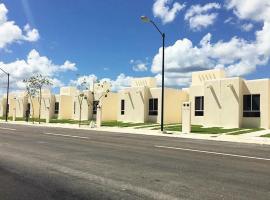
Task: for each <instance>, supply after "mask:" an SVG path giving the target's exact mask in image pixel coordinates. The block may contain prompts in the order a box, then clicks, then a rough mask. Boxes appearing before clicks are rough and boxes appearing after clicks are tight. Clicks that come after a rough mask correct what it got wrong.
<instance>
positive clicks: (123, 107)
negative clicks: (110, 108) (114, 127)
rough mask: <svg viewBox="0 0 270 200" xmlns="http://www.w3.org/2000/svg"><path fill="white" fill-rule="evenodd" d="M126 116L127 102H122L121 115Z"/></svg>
mask: <svg viewBox="0 0 270 200" xmlns="http://www.w3.org/2000/svg"><path fill="white" fill-rule="evenodd" d="M124 114H125V100H124V99H122V100H121V115H124Z"/></svg>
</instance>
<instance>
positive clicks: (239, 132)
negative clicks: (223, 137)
mask: <svg viewBox="0 0 270 200" xmlns="http://www.w3.org/2000/svg"><path fill="white" fill-rule="evenodd" d="M261 130H264V129H263V128H251V129H248V130H246V129H244V130H243V129H242V130H241V129H240V130H239V131H237V132H234V133H229V134H228V135H241V134H245V133H252V132H255V131H261Z"/></svg>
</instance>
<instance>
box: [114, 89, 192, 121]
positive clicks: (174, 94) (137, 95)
mask: <svg viewBox="0 0 270 200" xmlns="http://www.w3.org/2000/svg"><path fill="white" fill-rule="evenodd" d="M164 96H165V99H164V123H180V122H181V109H182V107H181V105H182V102H184V101H186V100H188V94H187V92H183V91H180V90H176V89H170V88H165V91H164ZM150 98H157V99H158V115H149V108H148V107H149V99H150ZM122 99H123V100H125V114H124V115H121V112H120V111H121V110H120V108H121V107H120V106H121V100H122ZM117 119H118V121H124V122H134V123H144V122H153V123H160V119H161V88H148V87H130V88H126V89H124V90H122V91H120V92H119V100H118V118H117Z"/></svg>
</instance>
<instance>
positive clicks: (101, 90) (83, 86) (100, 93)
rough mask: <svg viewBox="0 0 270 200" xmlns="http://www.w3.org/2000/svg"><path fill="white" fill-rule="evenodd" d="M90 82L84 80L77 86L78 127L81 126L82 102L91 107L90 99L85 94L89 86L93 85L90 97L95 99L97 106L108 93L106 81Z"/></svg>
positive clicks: (108, 86) (108, 85)
mask: <svg viewBox="0 0 270 200" xmlns="http://www.w3.org/2000/svg"><path fill="white" fill-rule="evenodd" d="M94 82H95V81H92V83H90V82H89V81H87V79H86V78H84V79H82V80H81V81H80V83H79V84H78V85H77V89H78V90H79V94H78V96H77V97H78V102H79V127H80V125H81V114H82V104H83V101H84V100H85V101H87V105H88V107H90V106H93V102H91V100H90V98H89V97H88V95H87V93H86V92H85V91H87V90H88V91H89V90H90V86H91V85H90V84H93V87H92V95H93V97H94V99H97V101H98V106H100V105H101V103H102V101H103V99H104V98H106V97H107V95H108V93H109V92H110V89H109V88H110V87H111V85H110V84H109V82H107V81H101V82H100V81H96V83H94Z"/></svg>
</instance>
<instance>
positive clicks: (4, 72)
mask: <svg viewBox="0 0 270 200" xmlns="http://www.w3.org/2000/svg"><path fill="white" fill-rule="evenodd" d="M0 70H1V71H2V72H4V73H5V74H6V75H7V76H8V82H7V101H6V122H7V121H8V95H9V75H10V74H9V73H7V72H6V71H5V70H3V69H2V68H0Z"/></svg>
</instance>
